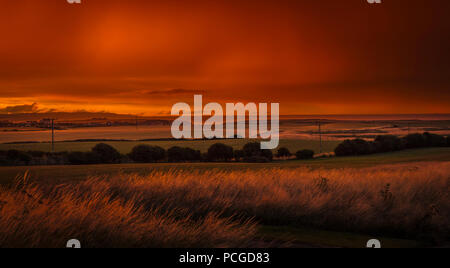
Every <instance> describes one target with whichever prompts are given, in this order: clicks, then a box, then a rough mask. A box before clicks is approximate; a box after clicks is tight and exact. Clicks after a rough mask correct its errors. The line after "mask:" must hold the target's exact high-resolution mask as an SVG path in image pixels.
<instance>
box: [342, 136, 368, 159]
mask: <svg viewBox="0 0 450 268" xmlns="http://www.w3.org/2000/svg"><path fill="white" fill-rule="evenodd" d="M334 152H335V154H336V156H352V155H366V154H371V153H374V152H375V148H374V144H373V143H370V142H367V141H365V140H361V139H356V140H345V141H344V142H343V143H341V144H339V145H338V147H337V148H336V149H335V150H334Z"/></svg>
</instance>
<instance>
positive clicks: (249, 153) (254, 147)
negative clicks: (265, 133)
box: [243, 142, 273, 161]
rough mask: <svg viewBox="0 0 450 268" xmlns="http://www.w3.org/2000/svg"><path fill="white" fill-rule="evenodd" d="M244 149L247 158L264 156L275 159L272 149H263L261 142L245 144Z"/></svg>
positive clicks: (269, 159)
mask: <svg viewBox="0 0 450 268" xmlns="http://www.w3.org/2000/svg"><path fill="white" fill-rule="evenodd" d="M243 151H244V157H245V158H246V159H250V158H261V157H263V158H266V159H267V160H268V161H272V160H273V153H272V151H271V150H262V149H261V143H259V142H251V143H247V144H246V145H245V146H244V148H243ZM246 161H247V160H246Z"/></svg>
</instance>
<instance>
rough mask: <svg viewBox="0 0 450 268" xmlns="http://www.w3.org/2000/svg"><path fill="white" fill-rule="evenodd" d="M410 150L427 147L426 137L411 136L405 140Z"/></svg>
mask: <svg viewBox="0 0 450 268" xmlns="http://www.w3.org/2000/svg"><path fill="white" fill-rule="evenodd" d="M403 140H404V142H405V146H406V148H408V149H413V148H421V147H425V145H426V143H425V137H424V136H423V135H422V134H410V135H408V136H406V137H404V138H403Z"/></svg>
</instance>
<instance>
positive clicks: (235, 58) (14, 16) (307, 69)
mask: <svg viewBox="0 0 450 268" xmlns="http://www.w3.org/2000/svg"><path fill="white" fill-rule="evenodd" d="M82 2H83V3H82V4H81V5H70V4H67V3H66V1H65V0H48V1H35V0H14V1H4V0H1V9H0V59H1V65H0V113H2V112H3V113H6V112H11V111H13V112H20V111H24V112H26V111H41V110H42V111H44V110H49V109H56V110H59V111H75V110H88V111H108V112H117V113H139V114H146V115H159V114H167V113H169V112H170V107H171V106H172V105H173V104H174V103H176V102H181V101H183V102H192V100H193V95H194V94H195V93H202V94H203V95H204V99H205V101H215V102H227V101H232V102H238V101H242V102H280V107H281V113H282V114H377V113H383V114H384V113H450V107H449V103H450V49H449V48H450V35H449V32H450V18H449V14H450V3H449V2H450V1H446V0H442V1H441V0H433V1H430V0H395V1H390V0H384V1H383V4H381V5H369V4H368V3H367V2H366V1H365V0H346V1H335V0H323V1H310V0H309V1H306V0H305V1H301V0H295V1H284V0H277V1H261V0H259V1H257V0H239V1H235V0H226V1H225V0H223V1H211V0H209V1H192V0H189V1H187V0H186V1H181V0H178V1H174V0H161V1H138V0H127V1H119V0H82ZM34 103H36V104H35V105H32V104H34Z"/></svg>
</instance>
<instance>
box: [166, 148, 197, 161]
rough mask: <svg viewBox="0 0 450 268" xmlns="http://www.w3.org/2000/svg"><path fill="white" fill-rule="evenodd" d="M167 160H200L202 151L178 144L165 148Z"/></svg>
mask: <svg viewBox="0 0 450 268" xmlns="http://www.w3.org/2000/svg"><path fill="white" fill-rule="evenodd" d="M167 156H168V160H169V162H187V161H201V160H202V153H201V152H200V151H196V150H193V149H191V148H181V147H178V146H175V147H172V148H170V149H169V150H167Z"/></svg>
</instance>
